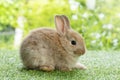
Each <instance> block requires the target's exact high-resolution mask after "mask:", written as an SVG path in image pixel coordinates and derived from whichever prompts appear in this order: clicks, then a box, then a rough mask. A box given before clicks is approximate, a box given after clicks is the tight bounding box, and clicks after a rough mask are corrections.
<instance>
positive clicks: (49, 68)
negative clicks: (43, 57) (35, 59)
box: [39, 65, 55, 72]
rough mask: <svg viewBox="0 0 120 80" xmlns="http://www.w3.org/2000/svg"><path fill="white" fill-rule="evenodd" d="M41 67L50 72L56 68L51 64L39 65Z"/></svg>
mask: <svg viewBox="0 0 120 80" xmlns="http://www.w3.org/2000/svg"><path fill="white" fill-rule="evenodd" d="M39 69H40V70H43V71H47V72H49V71H53V70H54V69H55V68H54V66H52V65H49V66H48V65H42V66H40V67H39Z"/></svg>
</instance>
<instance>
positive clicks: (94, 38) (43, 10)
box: [0, 0, 120, 50]
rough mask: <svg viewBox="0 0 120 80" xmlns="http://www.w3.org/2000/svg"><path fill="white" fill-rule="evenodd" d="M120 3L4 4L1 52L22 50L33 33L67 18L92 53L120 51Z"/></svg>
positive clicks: (34, 0)
mask: <svg viewBox="0 0 120 80" xmlns="http://www.w3.org/2000/svg"><path fill="white" fill-rule="evenodd" d="M119 3H120V0H117V1H116V0H0V49H1V48H2V49H3V48H5V49H14V48H18V46H19V44H20V41H21V40H22V39H23V38H24V37H25V36H26V35H27V34H28V33H29V31H30V30H33V29H34V28H38V27H45V26H48V27H51V28H54V26H55V25H54V16H55V15H56V14H64V15H66V16H68V17H69V19H70V22H71V26H72V28H73V29H74V30H76V31H78V32H79V33H81V34H82V35H83V37H84V38H85V42H86V46H87V49H88V50H110V49H112V50H120V36H119V35H120V4H119Z"/></svg>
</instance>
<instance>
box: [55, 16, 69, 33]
mask: <svg viewBox="0 0 120 80" xmlns="http://www.w3.org/2000/svg"><path fill="white" fill-rule="evenodd" d="M55 24H56V29H57V32H58V33H59V34H60V35H66V33H67V30H68V29H69V28H68V27H67V25H66V21H65V19H64V17H63V16H60V15H56V16H55Z"/></svg>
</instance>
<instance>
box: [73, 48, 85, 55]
mask: <svg viewBox="0 0 120 80" xmlns="http://www.w3.org/2000/svg"><path fill="white" fill-rule="evenodd" d="M74 53H75V54H76V55H83V54H85V50H82V49H77V50H76V51H74Z"/></svg>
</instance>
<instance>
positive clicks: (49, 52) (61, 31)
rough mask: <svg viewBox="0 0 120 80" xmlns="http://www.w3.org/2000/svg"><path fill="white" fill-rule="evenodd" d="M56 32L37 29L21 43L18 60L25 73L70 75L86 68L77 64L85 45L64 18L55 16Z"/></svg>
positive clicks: (83, 52) (63, 16)
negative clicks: (25, 69) (72, 71)
mask: <svg viewBox="0 0 120 80" xmlns="http://www.w3.org/2000/svg"><path fill="white" fill-rule="evenodd" d="M55 25H56V30H53V29H48V28H40V29H36V30H34V31H32V32H31V33H30V34H29V35H28V36H27V37H26V38H25V39H24V40H23V42H22V44H21V47H20V56H21V59H22V62H23V65H24V66H25V67H26V68H28V69H37V70H43V71H53V70H55V69H58V70H61V71H70V70H72V69H73V68H82V69H86V67H85V66H84V65H82V64H80V63H77V60H78V58H79V56H81V55H83V54H85V49H86V48H85V43H84V40H83V38H82V36H81V35H79V33H77V32H75V31H73V30H72V29H71V27H70V23H69V20H68V18H67V17H66V16H65V15H56V16H55Z"/></svg>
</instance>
